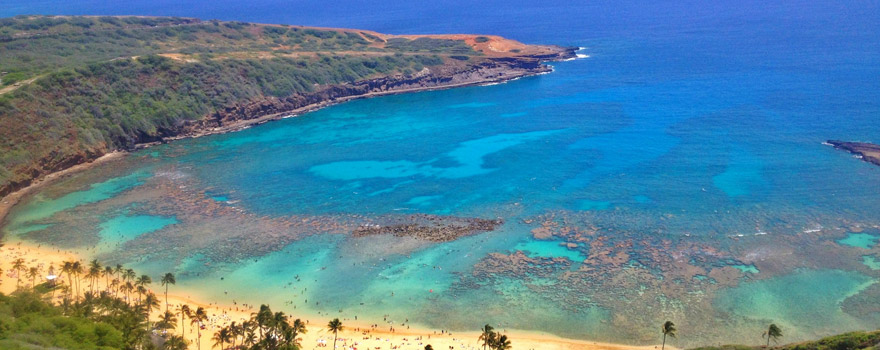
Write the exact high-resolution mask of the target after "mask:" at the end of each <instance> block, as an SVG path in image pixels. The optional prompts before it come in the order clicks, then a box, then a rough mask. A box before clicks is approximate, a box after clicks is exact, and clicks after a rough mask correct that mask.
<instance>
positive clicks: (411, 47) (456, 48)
mask: <svg viewBox="0 0 880 350" xmlns="http://www.w3.org/2000/svg"><path fill="white" fill-rule="evenodd" d="M386 47H387V48H389V49H393V50H400V51H414V52H435V53H440V52H445V53H453V54H471V55H473V54H476V52H475V51H474V49H473V48H471V47H470V45H468V44H467V43H465V42H464V41H461V40H452V39H433V38H418V39H414V40H410V39H406V38H392V39H388V43H387V44H386Z"/></svg>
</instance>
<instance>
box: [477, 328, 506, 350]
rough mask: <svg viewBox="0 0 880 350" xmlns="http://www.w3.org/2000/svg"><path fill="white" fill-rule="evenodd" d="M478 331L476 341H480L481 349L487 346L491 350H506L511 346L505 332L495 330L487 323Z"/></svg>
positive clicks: (485, 348)
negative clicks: (478, 334)
mask: <svg viewBox="0 0 880 350" xmlns="http://www.w3.org/2000/svg"><path fill="white" fill-rule="evenodd" d="M480 331H481V333H480V337H479V338H478V339H477V341H479V342H482V345H483V350H487V348H488V349H492V350H508V349H510V348H511V347H512V346H513V345H512V343H511V341H510V338H508V337H507V335H506V334H501V333H498V332H495V328H493V327H492V326H490V325H488V324H487V325H485V326H483V328H482V329H481V330H480Z"/></svg>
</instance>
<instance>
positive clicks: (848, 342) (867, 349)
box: [692, 331, 880, 350]
mask: <svg viewBox="0 0 880 350" xmlns="http://www.w3.org/2000/svg"><path fill="white" fill-rule="evenodd" d="M768 347H769V346H768ZM762 348H764V347H762V346H745V345H723V346H717V347H716V346H707V347H700V348H694V349H692V350H759V349H762ZM878 348H880V331H873V332H850V333H844V334H838V335H833V336H830V337H825V338H822V339H819V340H814V341H807V342H802V343H794V344H788V345H783V346H778V347H773V349H778V350H875V349H878Z"/></svg>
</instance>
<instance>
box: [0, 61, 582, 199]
mask: <svg viewBox="0 0 880 350" xmlns="http://www.w3.org/2000/svg"><path fill="white" fill-rule="evenodd" d="M541 48H542V53H541V54H538V55H522V56H512V57H471V58H470V60H469V61H455V60H452V59H450V60H449V61H450V62H447V63H446V64H444V65H441V66H434V67H429V68H425V69H423V70H422V71H420V72H417V73H415V74H411V75H402V74H398V75H392V76H384V77H377V78H373V79H367V80H361V81H357V82H354V83H348V84H338V85H330V86H323V87H319V88H318V89H317V90H316V91H314V92H310V93H304V94H295V95H291V96H288V97H283V98H277V97H263V98H259V99H256V100H249V101H243V102H241V103H237V104H235V105H232V106H229V107H226V108H223V109H222V110H218V111H214V112H213V113H210V114H208V115H205V116H204V117H203V118H201V119H199V120H195V121H187V122H182V123H180V124H179V125H176V126H174V127H170V128H165V129H160V130H157V133H156V134H154V135H147V134H142V135H138V136H137V137H136V138H135V139H132V140H131V142H130V143H129V145H128V146H126V147H124V149H121V150H133V149H136V148H141V147H145V146H148V145H150V144H155V143H161V142H167V141H170V140H174V139H180V138H186V137H198V136H203V135H208V134H214V133H223V132H229V131H235V130H237V129H240V128H242V127H245V126H247V125H251V124H256V123H262V122H266V121H270V120H274V119H280V118H282V117H284V116H286V115H290V114H295V113H302V112H304V111H308V110H312V109H318V108H321V107H325V106H328V105H331V104H334V103H339V102H343V101H347V100H351V99H356V98H366V97H372V96H379V95H384V94H396V93H406V92H416V91H424V90H434V89H443V88H452V87H459V86H468V85H479V84H487V83H494V82H502V81H507V80H511V79H515V78H520V77H524V76H530V75H535V74H541V73H547V72H550V71H552V68H551V67H550V66H547V65H545V64H544V63H543V62H546V61H558V60H564V59H569V58H573V57H575V54H574V52H575V50H576V48H563V47H552V46H547V47H541ZM58 147H63V145H58ZM117 150H120V149H110V148H109V147H106V145H104V146H100V145H99V146H98V147H94V148H91V149H86V150H82V151H80V152H78V153H74V154H72V155H65V156H61V157H57V155H58V154H60V152H56V153H53V154H50V157H48V158H45V159H43V160H42V161H39V162H36V163H33V164H31V165H30V166H28V167H27V168H26V169H23V171H21V175H24V176H19V178H24V179H22V180H17V181H11V182H8V183H5V184H0V196H6V195H8V194H10V193H12V192H15V191H17V190H19V189H22V188H25V187H27V186H29V185H31V184H32V183H34V181H36V180H38V179H40V178H42V177H45V176H46V175H48V174H51V173H54V172H58V171H61V170H64V169H67V168H70V167H72V166H74V165H77V164H82V163H87V162H90V161H93V160H95V159H97V158H99V157H101V156H102V155H104V154H106V153H109V152H112V151H117Z"/></svg>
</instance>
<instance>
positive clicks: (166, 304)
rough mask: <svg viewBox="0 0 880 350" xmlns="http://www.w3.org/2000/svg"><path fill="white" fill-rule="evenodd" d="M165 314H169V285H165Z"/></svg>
mask: <svg viewBox="0 0 880 350" xmlns="http://www.w3.org/2000/svg"><path fill="white" fill-rule="evenodd" d="M165 312H168V283H165Z"/></svg>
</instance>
